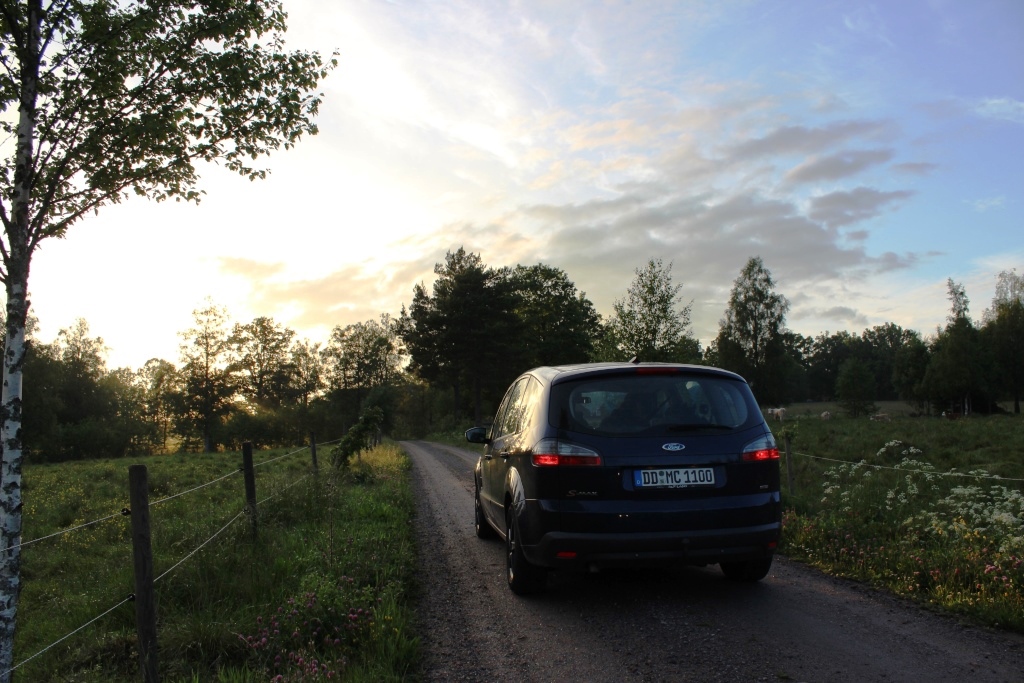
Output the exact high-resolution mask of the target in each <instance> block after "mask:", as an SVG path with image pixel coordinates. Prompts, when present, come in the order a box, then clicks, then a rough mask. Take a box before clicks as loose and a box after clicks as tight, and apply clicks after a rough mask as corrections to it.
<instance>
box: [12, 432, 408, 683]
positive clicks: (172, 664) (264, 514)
mask: <svg viewBox="0 0 1024 683" xmlns="http://www.w3.org/2000/svg"><path fill="white" fill-rule="evenodd" d="M323 450H326V449H323ZM324 455H325V454H323V453H322V454H321V457H320V460H321V463H323V462H324V461H325V460H326V458H325V457H324ZM254 461H255V462H256V477H257V499H258V500H259V501H260V502H259V506H258V517H257V519H258V533H257V535H256V537H255V539H254V536H253V527H252V525H251V524H250V517H249V516H248V515H246V514H245V513H244V509H245V493H244V485H243V479H242V476H241V473H240V472H239V471H238V470H239V466H240V464H241V455H240V454H238V453H219V454H211V455H174V456H166V457H154V458H146V459H144V460H141V461H140V462H142V463H143V464H145V465H146V466H147V469H148V473H149V483H150V510H151V520H152V546H153V555H154V567H155V572H154V573H155V576H156V577H157V578H156V582H155V592H156V596H157V605H156V610H157V616H158V622H157V632H158V644H159V663H160V672H161V680H164V681H183V682H191V681H222V682H229V683H232V682H241V681H268V680H269V681H281V682H282V683H283V682H284V681H326V680H347V681H398V680H405V679H407V677H408V674H409V671H410V670H411V668H412V667H413V664H414V662H415V661H416V654H417V651H418V650H417V648H418V643H417V640H416V637H415V633H414V630H415V629H414V628H413V626H412V616H413V610H412V605H413V602H414V600H413V593H414V590H415V586H414V583H413V580H412V577H413V568H414V565H415V548H414V540H413V537H412V531H411V527H410V525H409V524H408V520H409V519H410V518H411V516H412V509H413V508H412V498H411V492H410V486H409V481H408V476H407V469H408V461H407V460H406V459H405V456H404V454H403V453H402V451H401V450H400V449H399V448H398V447H397V446H395V445H393V444H392V445H384V446H381V447H378V448H377V449H374V450H373V451H372V452H368V453H364V454H363V455H362V457H360V458H359V459H358V460H353V461H352V463H351V465H350V466H349V467H346V468H344V469H342V470H333V469H331V468H329V467H328V468H326V469H324V466H323V465H321V471H320V473H319V475H318V476H313V474H312V472H311V470H312V467H311V458H310V454H309V452H308V450H305V451H298V452H292V453H289V452H287V451H267V452H258V453H256V454H255V455H254ZM130 464H133V462H132V461H129V460H107V461H91V462H74V463H64V464H59V465H42V466H31V465H30V466H27V467H26V471H25V475H24V482H25V492H24V498H25V534H24V539H25V543H26V545H25V546H24V547H23V549H22V554H23V572H22V573H23V579H24V582H23V590H22V593H21V603H20V608H19V614H18V631H17V636H16V644H15V664H16V665H18V668H17V669H16V670H15V672H14V676H15V678H16V679H17V680H23V681H69V682H70V681H74V682H79V681H80V682H83V683H86V682H97V683H98V682H100V681H103V682H104V683H110V682H117V681H137V680H139V677H140V673H139V671H140V668H139V661H138V652H137V649H136V645H135V643H136V635H135V620H134V619H135V613H134V606H133V604H132V603H131V602H130V601H129V600H128V596H129V595H130V594H131V592H132V591H133V574H132V547H131V540H130V533H129V531H130V529H129V527H130V525H129V521H128V519H129V518H128V517H127V516H124V515H122V514H121V510H122V508H125V507H126V506H127V504H128V503H127V501H128V466H129V465H130ZM83 525H84V526H83ZM76 527H78V528H76ZM71 528H74V529H75V530H74V531H70V532H68V533H63V534H59V535H57V536H51V537H49V538H47V536H49V535H50V534H54V533H56V532H59V531H61V530H63V529H71ZM33 539H42V540H39V541H38V542H32V540H33Z"/></svg>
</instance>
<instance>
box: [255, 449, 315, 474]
mask: <svg viewBox="0 0 1024 683" xmlns="http://www.w3.org/2000/svg"><path fill="white" fill-rule="evenodd" d="M308 450H309V446H303V447H302V448H300V449H298V450H295V451H292V452H291V453H285V454H284V455H279V456H277V457H276V458H269V459H267V460H264V461H263V462H257V463H253V466H252V468H253V469H256V468H257V467H262V466H263V465H269V464H270V463H272V462H277V461H278V460H280V459H281V458H287V457H288V456H289V455H295V454H296V453H301V452H302V451H308Z"/></svg>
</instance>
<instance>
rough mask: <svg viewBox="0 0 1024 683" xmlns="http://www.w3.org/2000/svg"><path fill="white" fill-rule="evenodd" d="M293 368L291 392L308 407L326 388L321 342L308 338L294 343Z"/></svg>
mask: <svg viewBox="0 0 1024 683" xmlns="http://www.w3.org/2000/svg"><path fill="white" fill-rule="evenodd" d="M289 356H290V358H291V360H290V362H289V366H290V367H291V369H292V379H291V392H292V394H293V397H294V398H295V399H296V401H297V402H298V404H299V405H300V406H302V407H304V408H305V407H308V406H309V404H310V401H312V400H313V399H315V398H316V397H317V396H319V395H320V392H321V391H322V390H323V388H324V366H323V360H322V357H321V352H320V344H319V343H317V344H313V343H311V342H310V341H309V340H308V339H303V340H301V341H298V342H295V343H294V344H292V348H291V350H290V351H289Z"/></svg>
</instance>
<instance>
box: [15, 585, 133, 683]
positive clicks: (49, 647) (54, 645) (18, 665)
mask: <svg viewBox="0 0 1024 683" xmlns="http://www.w3.org/2000/svg"><path fill="white" fill-rule="evenodd" d="M131 600H132V598H131V596H129V597H127V598H125V599H124V600H122V601H121V602H119V603H117V604H116V605H114V606H113V607H111V608H110V609H108V610H107V611H106V612H104V613H103V614H101V615H99V616H98V617H95V618H93V619H90V620H89V621H87V622H86V623H84V624H82V625H81V626H79V627H78V628H76V629H75V630H74V631H72V632H71V633H68V634H67V635H65V636H63V637H61V638H59V639H57V640H55V641H53V642H52V643H50V644H49V645H47V646H46V647H44V648H43V649H42V650H40V651H39V652H37V653H35V654H34V655H32V656H31V657H29V658H28V659H24V660H22V661H20V662H18V663H17V664H15V665H14V666H13V667H11V668H10V669H8V670H7V671H5V672H4V674H3V675H4V676H7V675H8V674H9V673H11V672H13V671H14V670H15V669H17V668H18V667H21V666H24V665H25V664H28V663H29V662H31V661H32V660H33V659H35V658H36V657H38V656H39V655H41V654H43V653H44V652H46V651H47V650H49V649H51V648H53V647H56V646H57V645H60V644H61V643H63V642H64V641H65V640H67V639H68V638H70V637H71V636H73V635H75V634H76V633H78V632H79V631H81V630H83V629H85V628H87V627H89V626H92V625H93V624H95V623H96V622H97V621H99V620H100V619H102V618H103V617H105V616H107V615H108V614H110V613H111V612H113V611H114V610H116V609H117V608H118V607H120V606H121V605H123V604H125V603H126V602H131Z"/></svg>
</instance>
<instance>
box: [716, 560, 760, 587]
mask: <svg viewBox="0 0 1024 683" xmlns="http://www.w3.org/2000/svg"><path fill="white" fill-rule="evenodd" d="M719 566H720V567H721V568H722V573H723V574H725V578H727V579H729V580H731V581H748V582H753V581H760V580H761V579H763V578H764V577H766V576H768V571H769V570H770V569H771V568H772V558H770V557H767V558H764V559H760V560H746V561H743V562H722V563H720V564H719Z"/></svg>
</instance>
